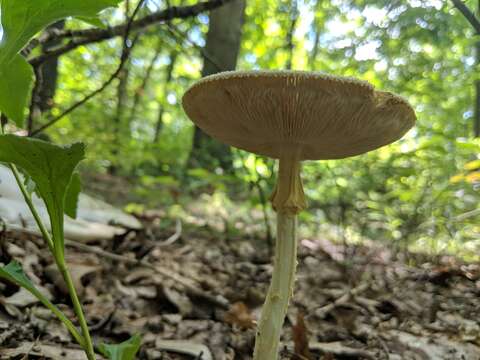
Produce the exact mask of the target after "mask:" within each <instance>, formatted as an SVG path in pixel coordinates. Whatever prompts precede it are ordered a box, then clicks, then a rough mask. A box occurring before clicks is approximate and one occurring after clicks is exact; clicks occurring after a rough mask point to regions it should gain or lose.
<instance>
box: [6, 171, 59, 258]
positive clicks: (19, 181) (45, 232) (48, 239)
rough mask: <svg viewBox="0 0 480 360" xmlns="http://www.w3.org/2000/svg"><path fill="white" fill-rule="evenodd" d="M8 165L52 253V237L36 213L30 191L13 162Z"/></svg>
mask: <svg viewBox="0 0 480 360" xmlns="http://www.w3.org/2000/svg"><path fill="white" fill-rule="evenodd" d="M8 166H9V167H10V170H11V171H12V173H13V176H14V177H15V180H16V182H17V185H18V187H19V188H20V191H21V192H22V195H23V198H24V199H25V202H26V203H27V206H28V208H29V209H30V212H31V213H32V215H33V218H34V219H35V222H36V223H37V226H38V228H39V229H40V233H41V234H42V236H43V238H44V239H45V241H46V242H47V245H48V248H49V249H50V251H51V252H52V253H53V248H54V246H53V240H52V237H51V236H50V233H49V232H48V230H47V228H46V227H45V224H44V223H43V221H42V219H41V218H40V215H39V214H38V212H37V209H36V208H35V205H34V204H33V201H32V197H31V196H30V193H29V192H28V190H27V189H26V188H25V185H24V184H23V182H22V178H21V177H20V173H19V172H18V169H17V167H16V166H15V165H14V164H8Z"/></svg>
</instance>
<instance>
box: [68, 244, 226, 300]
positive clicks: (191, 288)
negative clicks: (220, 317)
mask: <svg viewBox="0 0 480 360" xmlns="http://www.w3.org/2000/svg"><path fill="white" fill-rule="evenodd" d="M65 245H67V246H70V247H73V248H76V249H79V250H82V251H85V252H89V253H92V254H96V255H99V256H101V257H104V258H107V259H110V260H114V261H119V262H123V263H126V264H132V265H138V266H143V267H146V268H148V269H151V270H153V271H155V272H156V273H158V274H160V275H162V276H165V277H167V278H169V279H172V280H174V281H175V282H176V283H177V284H180V285H182V286H183V287H184V288H185V290H187V293H188V294H190V295H192V296H195V297H198V298H202V299H204V300H206V301H208V302H210V303H212V304H215V305H217V306H218V307H220V308H222V309H228V308H229V306H230V304H229V302H228V300H227V299H225V298H224V297H223V296H221V295H217V296H214V295H210V294H208V293H206V292H205V291H203V290H201V289H199V288H198V287H196V286H195V285H193V284H191V283H190V282H189V280H188V279H186V278H184V277H183V276H181V275H178V274H176V273H174V272H172V271H170V270H168V269H164V268H161V267H159V266H155V265H153V264H151V263H149V262H148V261H146V260H137V259H133V258H129V257H127V256H123V255H118V254H115V253H112V252H109V251H106V250H103V249H100V248H98V247H94V246H89V245H85V244H81V243H78V242H75V241H71V240H65Z"/></svg>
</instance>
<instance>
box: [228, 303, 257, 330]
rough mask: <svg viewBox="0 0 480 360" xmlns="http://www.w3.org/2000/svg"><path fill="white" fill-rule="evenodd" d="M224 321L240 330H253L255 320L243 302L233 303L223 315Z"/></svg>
mask: <svg viewBox="0 0 480 360" xmlns="http://www.w3.org/2000/svg"><path fill="white" fill-rule="evenodd" d="M225 321H226V322H227V323H229V324H232V325H236V326H238V327H240V328H241V329H253V328H254V327H255V320H254V318H253V315H252V313H251V311H250V309H249V308H248V307H247V305H245V304H244V303H243V302H241V301H239V302H236V303H234V304H233V305H232V306H231V307H230V310H228V312H227V313H226V314H225Z"/></svg>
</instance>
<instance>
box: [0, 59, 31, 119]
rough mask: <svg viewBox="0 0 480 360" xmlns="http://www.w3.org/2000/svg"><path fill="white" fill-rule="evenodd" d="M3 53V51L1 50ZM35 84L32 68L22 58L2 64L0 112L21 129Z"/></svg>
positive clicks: (0, 67) (0, 65)
mask: <svg viewBox="0 0 480 360" xmlns="http://www.w3.org/2000/svg"><path fill="white" fill-rule="evenodd" d="M0 52H1V50H0ZM32 83H33V69H32V66H31V65H30V64H29V63H28V62H27V61H26V60H25V59H24V58H23V57H22V56H21V55H15V56H13V59H12V61H10V62H9V63H8V64H7V63H0V110H1V111H2V112H3V113H5V115H7V117H9V118H10V119H12V120H13V121H15V123H16V124H17V125H18V126H19V127H21V126H22V125H23V119H24V109H25V107H26V106H27V104H28V100H29V98H30V92H31V89H32Z"/></svg>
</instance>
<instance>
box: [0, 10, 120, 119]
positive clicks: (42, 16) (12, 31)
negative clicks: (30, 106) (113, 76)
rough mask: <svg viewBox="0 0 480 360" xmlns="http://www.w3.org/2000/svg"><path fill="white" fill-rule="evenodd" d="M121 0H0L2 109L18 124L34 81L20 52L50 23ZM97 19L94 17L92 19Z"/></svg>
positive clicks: (90, 15) (85, 14)
mask: <svg viewBox="0 0 480 360" xmlns="http://www.w3.org/2000/svg"><path fill="white" fill-rule="evenodd" d="M120 1H121V0H35V1H32V0H24V1H18V0H0V9H1V11H0V15H1V21H0V24H1V25H2V28H3V37H2V39H1V41H0V111H2V112H3V113H5V114H6V115H7V116H8V117H9V118H11V119H12V120H13V121H15V123H16V124H17V125H18V126H20V127H21V126H22V125H23V112H24V109H25V107H26V104H27V102H28V99H29V95H30V90H31V87H32V82H33V70H32V67H31V66H30V65H29V64H28V63H27V62H26V61H25V59H23V58H22V57H21V56H20V55H18V52H19V51H20V50H21V49H22V48H23V47H24V46H25V45H26V44H27V43H28V41H29V40H30V39H31V38H32V37H33V36H34V35H35V34H36V33H38V32H39V31H41V30H42V29H43V28H44V27H46V26H47V25H49V24H51V23H53V22H55V21H57V20H60V19H63V18H66V17H70V16H79V17H85V18H91V19H95V15H96V14H97V13H98V12H99V11H100V10H103V9H105V8H107V7H109V6H114V5H117V4H118V3H119V2H120ZM92 21H95V20H92Z"/></svg>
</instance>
